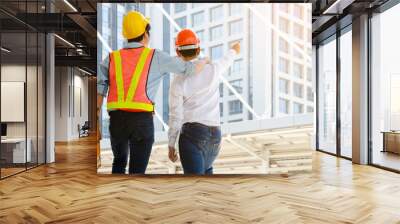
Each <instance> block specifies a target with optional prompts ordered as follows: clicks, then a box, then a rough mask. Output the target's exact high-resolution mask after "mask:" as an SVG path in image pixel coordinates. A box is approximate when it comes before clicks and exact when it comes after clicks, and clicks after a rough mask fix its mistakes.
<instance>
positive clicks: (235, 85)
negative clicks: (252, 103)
mask: <svg viewBox="0 0 400 224" xmlns="http://www.w3.org/2000/svg"><path fill="white" fill-rule="evenodd" d="M242 82H243V80H242V79H238V80H233V81H230V82H229V84H231V85H232V87H233V88H234V89H235V90H236V92H238V93H239V94H240V93H242V92H243V86H242ZM229 95H230V96H231V95H233V92H232V91H230V90H229Z"/></svg>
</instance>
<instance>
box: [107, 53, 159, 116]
mask: <svg viewBox="0 0 400 224" xmlns="http://www.w3.org/2000/svg"><path fill="white" fill-rule="evenodd" d="M140 50H141V52H139V54H140V55H138V54H137V53H135V52H138V51H140ZM121 51H125V55H127V53H129V54H130V55H133V56H134V57H133V59H132V58H130V57H129V58H126V56H125V58H124V57H123V55H122V53H121ZM129 51H130V52H129ZM153 53H154V50H152V49H149V48H146V47H145V48H141V49H122V50H119V51H114V52H112V53H111V54H110V62H112V63H110V68H109V71H110V90H109V98H108V100H107V109H121V110H128V111H149V112H152V111H154V105H153V103H152V102H151V101H150V99H148V97H147V94H146V82H147V76H148V73H149V70H150V63H151V58H152V57H153ZM121 55H122V56H121ZM137 56H139V57H138V58H137ZM132 60H133V61H132ZM124 61H125V63H124ZM127 62H129V63H130V64H129V63H127ZM132 62H136V65H135V68H134V69H133V74H132V76H131V79H130V85H129V87H128V88H127V92H126V87H127V86H126V85H125V84H124V80H125V81H127V78H128V79H129V76H127V75H129V73H127V71H129V70H132V67H133V66H132V65H131V64H132ZM133 64H135V63H133ZM129 65H131V66H130V67H131V68H128V67H127V66H129ZM124 66H125V67H124ZM111 67H112V68H111ZM124 75H125V76H127V77H124ZM139 85H141V86H139ZM110 96H113V97H110ZM115 96H117V97H115Z"/></svg>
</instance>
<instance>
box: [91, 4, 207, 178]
mask: <svg viewBox="0 0 400 224" xmlns="http://www.w3.org/2000/svg"><path fill="white" fill-rule="evenodd" d="M122 25H123V36H124V37H125V39H126V40H127V43H126V44H125V46H124V48H122V49H119V50H116V51H113V52H111V53H110V54H109V56H108V57H107V58H106V59H105V60H104V61H103V63H101V65H100V69H99V73H98V77H97V92H98V111H99V110H100V108H101V105H102V103H103V98H104V97H105V96H107V111H108V113H109V115H110V127H109V130H110V140H111V148H112V152H113V155H114V158H113V164H112V173H125V169H126V165H127V162H128V157H129V173H130V174H134V173H140V174H143V173H145V171H146V168H147V164H148V161H149V157H150V154H151V149H152V146H153V142H154V124H153V112H154V98H155V95H156V92H157V90H158V87H159V85H160V82H161V80H162V78H163V77H164V76H165V75H166V74H169V72H172V73H176V74H181V75H182V76H191V75H194V74H195V73H196V72H199V71H200V70H201V69H202V68H203V67H204V64H206V63H207V61H201V62H199V63H196V64H194V63H193V62H189V61H183V60H182V59H180V58H178V57H172V56H170V55H168V54H166V53H164V52H162V51H159V50H156V49H151V48H149V41H150V20H149V19H148V18H146V17H144V16H143V15H142V14H141V13H140V12H137V11H130V12H128V13H127V14H126V15H125V16H124V18H123V24H122Z"/></svg>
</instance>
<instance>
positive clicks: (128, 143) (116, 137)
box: [109, 110, 154, 174]
mask: <svg viewBox="0 0 400 224" xmlns="http://www.w3.org/2000/svg"><path fill="white" fill-rule="evenodd" d="M109 115H110V140H111V148H112V152H113V155H114V160H113V164H112V173H125V172H126V165H127V162H128V155H129V174H134V173H139V174H144V173H145V171H146V168H147V164H148V163H149V158H150V154H151V148H152V147H153V143H154V124H153V114H152V113H149V112H140V113H138V112H126V111H119V110H117V111H110V112H109Z"/></svg>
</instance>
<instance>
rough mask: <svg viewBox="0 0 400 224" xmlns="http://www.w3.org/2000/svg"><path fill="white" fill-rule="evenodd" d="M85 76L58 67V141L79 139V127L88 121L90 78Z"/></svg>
mask: <svg viewBox="0 0 400 224" xmlns="http://www.w3.org/2000/svg"><path fill="white" fill-rule="evenodd" d="M83 75H84V74H83V73H82V72H80V71H79V70H77V69H75V68H71V67H56V84H55V86H56V91H55V120H56V122H55V123H56V132H55V140H56V141H69V140H73V139H77V138H78V137H79V133H78V125H81V126H82V125H83V124H84V123H85V121H88V105H89V103H88V78H87V77H85V76H83ZM80 107H81V108H80Z"/></svg>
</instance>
